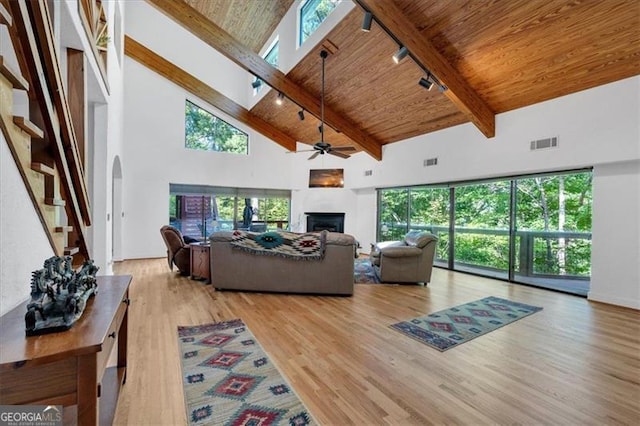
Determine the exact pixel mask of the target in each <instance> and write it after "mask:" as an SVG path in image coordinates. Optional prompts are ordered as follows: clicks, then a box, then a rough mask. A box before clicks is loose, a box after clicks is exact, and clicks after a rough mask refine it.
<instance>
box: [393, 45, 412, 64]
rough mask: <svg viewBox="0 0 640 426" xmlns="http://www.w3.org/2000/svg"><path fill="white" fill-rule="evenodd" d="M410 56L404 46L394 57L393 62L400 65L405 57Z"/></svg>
mask: <svg viewBox="0 0 640 426" xmlns="http://www.w3.org/2000/svg"><path fill="white" fill-rule="evenodd" d="M408 54H409V50H408V49H407V48H406V47H404V46H400V49H399V50H398V51H397V52H396V53H395V54H394V55H393V62H395V63H396V64H399V63H400V61H401V60H403V59H404V57H405V56H407V55H408Z"/></svg>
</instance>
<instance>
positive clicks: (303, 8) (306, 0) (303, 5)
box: [296, 0, 342, 47]
mask: <svg viewBox="0 0 640 426" xmlns="http://www.w3.org/2000/svg"><path fill="white" fill-rule="evenodd" d="M322 1H324V0H303V1H301V2H300V6H299V7H298V14H297V19H296V21H297V23H298V36H297V37H296V39H297V42H298V47H300V46H302V45H303V44H304V42H305V41H307V39H308V38H309V37H311V35H312V34H313V33H315V32H316V31H317V30H318V28H320V26H321V25H322V23H323V22H324V21H326V20H327V18H328V17H329V15H331V13H333V11H334V10H336V8H337V7H338V5H339V4H340V3H341V2H342V0H334V1H331V0H328V1H331V2H332V3H333V4H334V7H333V9H331V11H330V12H329V13H328V14H327V16H325V18H324V19H323V20H322V21H320V22H319V23H318V26H317V27H316V28H314V30H313V31H312V32H311V33H309V34H308V35H307V36H306V37H305V35H304V31H303V29H304V22H303V15H304V14H305V12H309V11H311V12H314V11H316V10H317V9H318V6H319V5H320V3H322ZM311 4H315V7H314V8H313V9H311V8H309V9H307V6H309V5H311Z"/></svg>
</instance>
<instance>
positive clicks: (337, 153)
mask: <svg viewBox="0 0 640 426" xmlns="http://www.w3.org/2000/svg"><path fill="white" fill-rule="evenodd" d="M327 154H331V155H335V156H336V157H340V158H349V157H351V156H350V155H348V154H343V153H341V152H340V151H336V150H335V148H331V150H330V151H327Z"/></svg>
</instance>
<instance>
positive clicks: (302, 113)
mask: <svg viewBox="0 0 640 426" xmlns="http://www.w3.org/2000/svg"><path fill="white" fill-rule="evenodd" d="M298 118H299V119H300V121H304V110H303V109H301V110H300V111H298Z"/></svg>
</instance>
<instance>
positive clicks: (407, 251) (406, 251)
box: [382, 246, 422, 258]
mask: <svg viewBox="0 0 640 426" xmlns="http://www.w3.org/2000/svg"><path fill="white" fill-rule="evenodd" d="M382 254H383V255H384V257H393V258H399V257H416V256H420V255H421V254H422V249H419V248H418V247H406V246H405V247H387V248H384V249H382Z"/></svg>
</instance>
